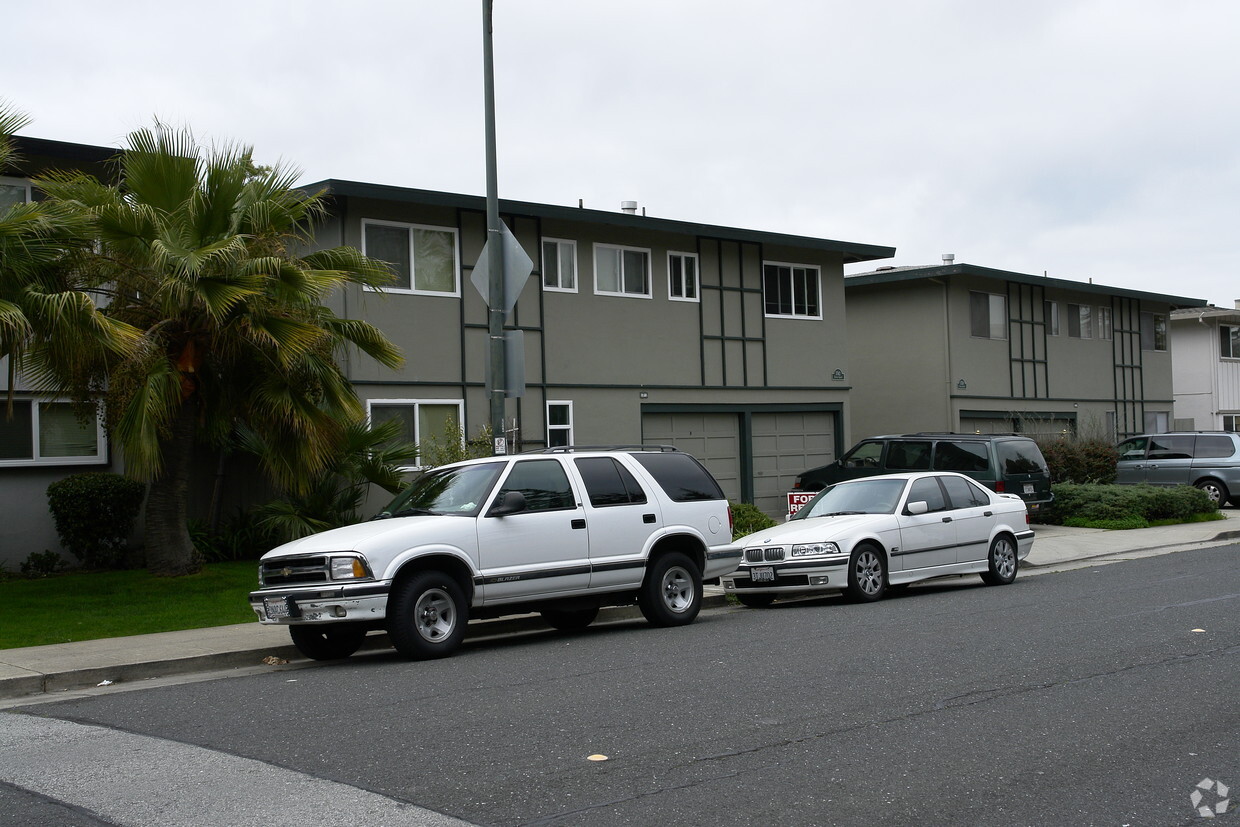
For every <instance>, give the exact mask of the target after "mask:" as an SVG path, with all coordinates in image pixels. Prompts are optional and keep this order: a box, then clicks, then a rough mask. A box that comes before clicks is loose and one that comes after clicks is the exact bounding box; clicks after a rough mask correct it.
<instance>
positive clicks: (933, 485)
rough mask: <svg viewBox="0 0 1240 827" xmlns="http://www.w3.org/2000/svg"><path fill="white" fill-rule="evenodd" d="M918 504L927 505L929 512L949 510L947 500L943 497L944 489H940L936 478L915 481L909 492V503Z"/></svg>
mask: <svg viewBox="0 0 1240 827" xmlns="http://www.w3.org/2000/svg"><path fill="white" fill-rule="evenodd" d="M918 502H924V503H925V504H926V511H927V512H933V511H946V510H947V498H946V497H944V496H943V489H942V488H940V487H939V481H938V480H937V479H935V478H934V477H923V478H922V479H919V480H913V484H912V485H911V486H910V487H909V490H908V503H909V505H911V504H913V503H918ZM905 507H906V508H907V507H908V506H905Z"/></svg>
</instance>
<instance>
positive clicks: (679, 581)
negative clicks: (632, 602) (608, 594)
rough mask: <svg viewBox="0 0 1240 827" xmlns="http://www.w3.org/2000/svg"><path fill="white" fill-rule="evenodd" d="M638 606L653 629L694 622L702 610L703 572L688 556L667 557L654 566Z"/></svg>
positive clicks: (651, 568)
mask: <svg viewBox="0 0 1240 827" xmlns="http://www.w3.org/2000/svg"><path fill="white" fill-rule="evenodd" d="M637 605H638V606H639V607H640V608H641V610H642V615H643V616H645V618H646V620H647V621H649V622H650V624H651V625H653V626H683V625H685V624H687V623H692V622H693V619H694V618H695V617H697V615H698V611H699V610H700V609H701V608H702V573H701V572H700V571H699V570H698V567H697V565H696V564H695V563H694V562H693V561H692V560H690V559H689V558H688V557H687V556H685V555H684V554H681V553H680V552H678V551H674V552H672V553H670V554H664V555H663V556H662V557H659V558H658V559H657V560H655V561H654V562H653V563H651V564H650V568H649V570H648V571H647V572H646V579H645V580H644V581H642V587H641V590H640V591H639V592H638V593H637Z"/></svg>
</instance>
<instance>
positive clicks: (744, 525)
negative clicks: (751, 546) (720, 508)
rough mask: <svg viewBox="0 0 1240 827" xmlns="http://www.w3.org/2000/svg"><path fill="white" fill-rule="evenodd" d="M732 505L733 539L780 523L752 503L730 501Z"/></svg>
mask: <svg viewBox="0 0 1240 827" xmlns="http://www.w3.org/2000/svg"><path fill="white" fill-rule="evenodd" d="M728 505H730V506H731V507H732V539H733V540H736V539H739V538H741V537H745V536H746V535H749V534H753V533H754V532H755V531H761V530H762V529H764V528H770V527H771V526H774V525H779V523H777V522H775V521H774V520H772V519H771V518H770V517H768V516H766V515H765V514H763V513H762V512H761V511H759V510H758V507H757V506H756V505H753V504H752V503H728Z"/></svg>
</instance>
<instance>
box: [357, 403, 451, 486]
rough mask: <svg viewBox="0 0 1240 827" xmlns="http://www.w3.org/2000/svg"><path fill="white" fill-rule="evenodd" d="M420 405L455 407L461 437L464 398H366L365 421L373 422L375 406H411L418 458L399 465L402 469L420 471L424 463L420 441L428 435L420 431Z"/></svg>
mask: <svg viewBox="0 0 1240 827" xmlns="http://www.w3.org/2000/svg"><path fill="white" fill-rule="evenodd" d="M422 405H436V406H440V407H453V406H455V407H456V421H457V422H459V423H460V425H461V437H462V439H463V438H464V436H465V400H464V399H388V398H385V397H379V398H375V399H367V400H366V421H367V422H370V423H373V422H374V416H373V413H374V409H375V408H409V407H412V408H413V441H414V442H415V443H417V446H418V458H417V464H415V465H404V466H401V470H402V471H420V470H422V469H423V468H424V467H425V465H424V464H423V463H422V453H421V452H422V442H423V440H424V439H426V438H427V436H429V435H425V434H423V433H421V431H422V416H421V410H419V409H420V408H421V406H422Z"/></svg>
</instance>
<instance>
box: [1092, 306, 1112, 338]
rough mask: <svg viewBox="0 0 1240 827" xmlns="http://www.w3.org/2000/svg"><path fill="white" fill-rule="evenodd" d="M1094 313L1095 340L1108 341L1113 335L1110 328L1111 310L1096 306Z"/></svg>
mask: <svg viewBox="0 0 1240 827" xmlns="http://www.w3.org/2000/svg"><path fill="white" fill-rule="evenodd" d="M1096 312H1097V314H1098V315H1097V316H1096V318H1097V320H1098V321H1097V323H1096V324H1095V325H1094V330H1095V331H1096V332H1097V335H1096V336H1095V338H1097V339H1110V338H1111V337H1112V336H1114V335H1115V334H1114V332H1113V331H1114V328H1113V327H1112V326H1111V308H1109V307H1103V306H1102V305H1098V308H1097V311H1096Z"/></svg>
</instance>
